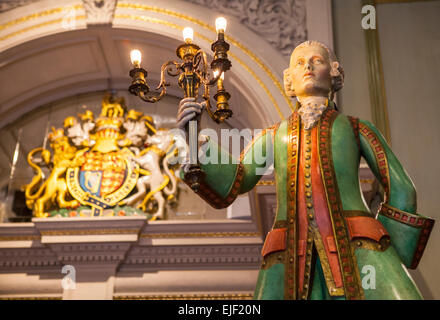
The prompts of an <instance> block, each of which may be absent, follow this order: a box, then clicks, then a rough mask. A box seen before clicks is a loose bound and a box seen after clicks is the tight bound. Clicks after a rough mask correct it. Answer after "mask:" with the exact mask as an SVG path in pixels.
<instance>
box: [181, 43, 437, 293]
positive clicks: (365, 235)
mask: <svg viewBox="0 0 440 320" xmlns="http://www.w3.org/2000/svg"><path fill="white" fill-rule="evenodd" d="M343 80H344V73H343V70H342V67H341V66H340V65H339V63H338V61H337V60H336V57H335V56H334V54H333V53H332V52H331V51H330V50H329V49H328V48H327V47H326V46H325V45H323V44H321V43H319V42H316V41H307V42H304V43H302V44H301V45H299V46H298V47H296V48H295V50H294V51H293V53H292V56H291V59H290V67H289V68H288V69H286V70H285V72H284V85H285V90H286V92H287V93H288V95H290V96H292V97H294V96H295V97H297V99H298V103H297V107H296V110H295V112H294V113H293V114H292V115H291V116H290V117H289V119H288V120H284V121H281V122H280V123H277V124H276V125H275V126H273V127H272V128H269V129H266V130H264V131H263V133H262V134H261V135H259V136H257V137H255V138H254V139H253V141H252V142H251V143H250V144H249V145H248V146H247V147H246V148H245V149H244V151H243V152H242V154H241V157H240V161H238V162H239V163H238V164H233V163H229V164H212V163H208V164H203V165H202V169H203V171H204V172H205V173H206V177H205V179H204V182H203V183H202V184H201V187H200V190H199V192H198V193H199V195H200V196H201V197H202V198H204V199H205V200H206V201H207V202H209V203H210V204H211V205H212V206H214V207H215V208H224V207H227V206H229V205H230V204H231V203H232V202H233V201H234V200H235V198H236V197H237V195H238V194H241V193H245V192H248V191H249V190H251V189H252V188H253V187H254V186H255V185H256V184H257V182H258V181H259V179H260V178H261V173H260V174H258V171H257V169H259V168H260V169H261V168H263V167H268V165H271V163H268V162H272V161H273V164H274V168H275V176H276V190H277V201H278V207H277V214H276V217H275V221H274V224H273V228H272V230H271V231H270V232H269V233H268V235H267V237H266V240H265V243H264V246H263V250H262V256H263V262H262V264H261V269H260V272H259V276H258V282H257V286H256V289H255V295H254V298H255V299H421V298H422V297H421V294H420V292H419V290H418V289H417V287H416V285H415V284H414V282H413V280H412V279H411V278H410V276H409V274H408V272H407V270H406V268H407V267H408V268H416V267H417V264H418V262H419V261H420V258H421V256H422V253H423V250H424V248H425V246H426V243H427V240H428V237H429V234H430V231H431V229H432V226H433V223H434V221H433V220H432V219H430V218H427V217H424V216H421V215H419V214H417V213H416V191H415V188H414V185H413V183H412V181H411V179H410V178H409V177H408V175H407V173H406V172H405V170H404V169H403V168H402V166H401V164H400V163H399V161H398V160H397V158H396V156H395V155H394V154H393V152H392V151H391V149H390V147H389V146H388V144H387V142H386V141H385V139H384V138H383V136H382V135H381V134H380V132H379V131H378V130H377V129H376V128H375V126H374V125H373V124H372V123H370V122H368V121H364V120H359V119H357V118H354V117H350V116H346V115H343V114H341V113H339V112H338V111H337V110H336V107H335V104H334V103H333V101H332V97H333V95H334V93H335V92H336V91H337V90H339V89H341V88H342V86H343ZM201 109H202V106H201V105H200V104H198V103H195V102H194V100H191V99H184V100H182V101H181V103H180V106H179V113H178V116H177V120H178V124H179V126H180V127H181V128H182V127H184V125H185V124H186V122H187V121H189V120H190V119H192V118H193V117H194V116H195V114H196V113H198V112H201ZM206 143H208V144H209V148H208V150H214V149H217V150H216V151H217V152H218V154H219V156H218V157H219V159H221V158H222V156H221V154H222V153H224V152H226V151H225V150H223V149H221V148H220V147H219V146H218V145H217V144H215V143H214V142H212V141H208V142H206ZM257 147H258V148H259V150H269V151H272V150H273V157H272V156H270V155H266V156H267V157H266V158H267V161H266V162H265V163H261V161H254V157H255V154H256V152H254V149H256V148H257ZM361 157H363V158H364V159H365V160H366V161H367V163H368V165H369V167H370V168H371V170H372V171H373V173H374V174H375V176H376V177H377V179H378V180H379V182H380V183H381V184H382V187H383V189H384V191H385V199H384V202H383V203H382V205H381V208H380V210H379V213H378V215H377V217H375V216H374V215H373V214H372V213H371V212H370V210H369V208H368V207H367V206H366V204H365V202H364V200H363V197H362V192H361V189H360V184H359V177H358V169H359V164H360V158H361Z"/></svg>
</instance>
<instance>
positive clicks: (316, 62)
mask: <svg viewBox="0 0 440 320" xmlns="http://www.w3.org/2000/svg"><path fill="white" fill-rule="evenodd" d="M313 62H314V63H315V64H321V63H322V60H321V59H320V58H315V59H314V60H313Z"/></svg>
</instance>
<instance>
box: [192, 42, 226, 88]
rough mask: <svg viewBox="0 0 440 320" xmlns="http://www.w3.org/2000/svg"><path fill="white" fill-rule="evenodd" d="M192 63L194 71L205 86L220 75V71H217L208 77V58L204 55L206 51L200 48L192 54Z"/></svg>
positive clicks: (210, 84)
mask: <svg viewBox="0 0 440 320" xmlns="http://www.w3.org/2000/svg"><path fill="white" fill-rule="evenodd" d="M193 65H194V70H195V73H196V74H197V75H198V76H199V78H200V80H201V82H202V83H203V84H204V85H205V86H207V85H208V86H212V85H214V84H215V83H216V82H217V80H218V79H219V78H220V76H221V72H218V74H217V75H216V76H215V77H213V78H212V79H209V75H208V59H207V57H206V53H205V52H204V51H203V50H201V49H200V50H198V51H197V53H196V54H195V55H194V59H193ZM199 70H200V71H199Z"/></svg>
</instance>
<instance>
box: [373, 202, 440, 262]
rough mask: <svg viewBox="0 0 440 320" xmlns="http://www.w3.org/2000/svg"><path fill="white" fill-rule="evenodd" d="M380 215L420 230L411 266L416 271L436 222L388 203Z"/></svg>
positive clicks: (382, 206)
mask: <svg viewBox="0 0 440 320" xmlns="http://www.w3.org/2000/svg"><path fill="white" fill-rule="evenodd" d="M378 214H379V215H381V216H384V217H387V218H389V219H392V220H394V221H397V222H399V223H402V224H404V225H407V226H409V227H412V228H416V229H418V230H419V236H418V239H417V240H416V241H417V244H416V246H415V251H414V254H413V258H412V261H411V263H410V265H409V268H410V269H416V268H417V265H418V264H419V262H420V259H421V258H422V255H423V252H424V250H425V247H426V244H427V243H428V239H429V236H430V234H431V231H432V228H433V226H434V223H435V220H434V219H432V218H429V217H424V216H421V215H417V214H413V213H409V212H405V211H402V210H399V209H397V208H394V207H392V206H390V205H389V204H386V203H382V204H381V206H380V208H379V213H378Z"/></svg>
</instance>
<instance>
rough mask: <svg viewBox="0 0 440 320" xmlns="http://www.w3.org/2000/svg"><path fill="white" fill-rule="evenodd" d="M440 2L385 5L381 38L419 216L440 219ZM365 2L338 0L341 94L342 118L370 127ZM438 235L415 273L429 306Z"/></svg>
mask: <svg viewBox="0 0 440 320" xmlns="http://www.w3.org/2000/svg"><path fill="white" fill-rule="evenodd" d="M439 16H440V1H426V2H418V3H394V4H380V5H378V6H377V19H378V33H379V41H380V46H381V56H382V62H383V68H384V78H385V90H386V95H387V99H388V106H387V107H388V112H389V118H390V130H391V141H392V149H393V151H394V152H395V154H396V155H397V157H398V158H399V160H400V161H401V163H402V165H403V167H404V168H405V169H406V170H407V172H408V174H409V175H410V177H411V178H412V180H413V181H414V184H415V186H416V188H417V191H418V212H419V213H420V214H423V215H427V216H430V217H433V218H437V219H440V213H439V212H438V207H439V201H438V194H439V193H440V187H439V181H440V173H439V171H438V169H437V163H438V160H437V159H439V158H440V149H439V146H440V143H439V141H440V126H439V125H438V124H437V121H438V119H439V118H440V103H439V102H438V100H437V99H436V93H437V91H438V74H439V72H440V41H439V40H440V33H439V32H438V30H439V27H440V22H439V21H440V20H439V19H438V17H439ZM361 17H362V14H361V0H356V1H353V0H334V1H333V20H334V34H335V49H336V54H337V55H338V56H339V58H340V60H341V62H342V65H343V66H344V69H345V72H346V85H345V88H344V89H343V91H342V93H341V95H340V104H341V105H342V110H343V111H344V113H347V114H352V115H355V116H358V117H361V118H363V119H368V120H371V109H370V108H371V107H370V101H369V96H368V94H369V93H368V78H367V64H366V61H367V58H366V57H367V56H366V52H367V50H366V45H365V38H364V34H363V30H362V29H361ZM439 242H440V229H439V227H438V226H437V227H434V230H433V232H432V235H431V238H430V241H429V243H428V246H427V248H426V251H425V254H424V257H423V259H422V261H421V263H420V265H419V268H418V269H417V270H416V271H411V274H412V275H413V277H414V280H415V281H416V282H417V284H418V286H419V288H420V290H421V291H422V294H423V295H424V297H425V298H427V299H440V275H439V274H438V272H437V268H438V264H439V262H440V259H439V255H438V243H439Z"/></svg>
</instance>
